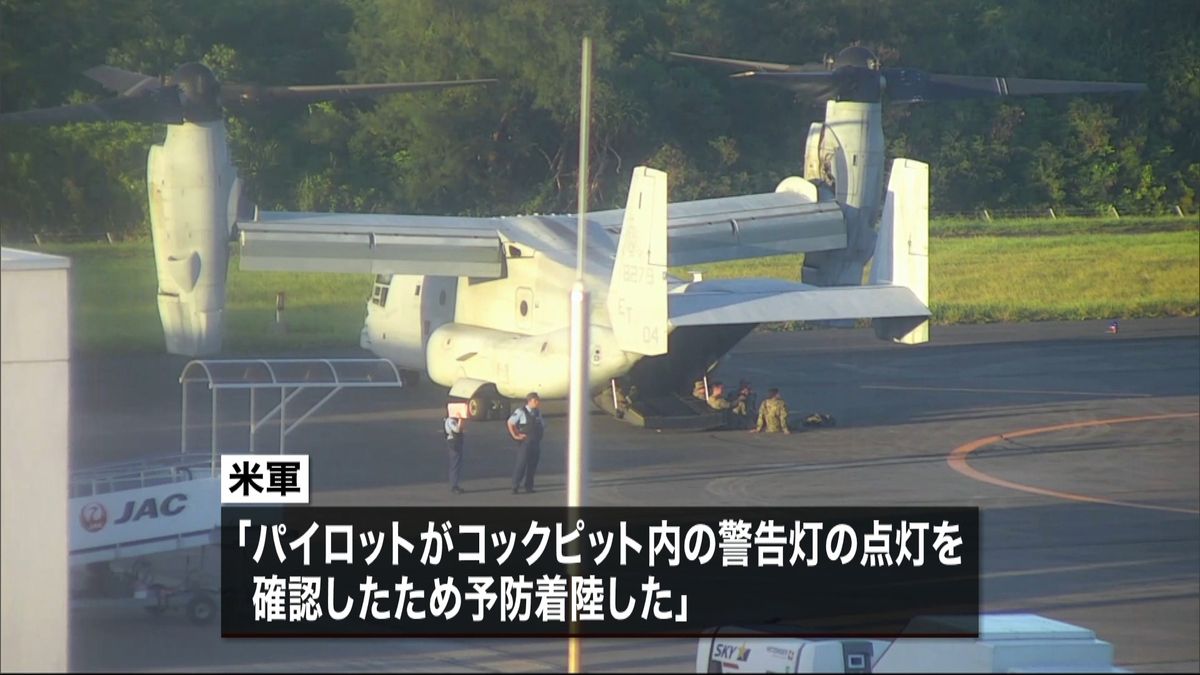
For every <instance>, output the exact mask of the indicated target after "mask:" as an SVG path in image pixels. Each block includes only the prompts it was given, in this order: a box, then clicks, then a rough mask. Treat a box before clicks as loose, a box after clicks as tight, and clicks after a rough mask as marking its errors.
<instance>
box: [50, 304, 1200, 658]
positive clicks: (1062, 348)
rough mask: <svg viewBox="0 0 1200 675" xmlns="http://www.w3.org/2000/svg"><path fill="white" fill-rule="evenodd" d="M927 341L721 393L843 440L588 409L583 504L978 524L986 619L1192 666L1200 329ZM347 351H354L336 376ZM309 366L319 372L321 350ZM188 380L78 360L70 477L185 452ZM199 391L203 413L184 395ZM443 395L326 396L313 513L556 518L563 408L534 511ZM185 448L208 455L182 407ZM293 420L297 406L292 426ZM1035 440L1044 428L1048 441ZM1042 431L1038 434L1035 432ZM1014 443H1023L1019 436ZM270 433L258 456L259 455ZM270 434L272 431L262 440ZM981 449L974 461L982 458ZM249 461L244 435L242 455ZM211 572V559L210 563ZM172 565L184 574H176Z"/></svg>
mask: <svg viewBox="0 0 1200 675" xmlns="http://www.w3.org/2000/svg"><path fill="white" fill-rule="evenodd" d="M1106 326H1107V322H1099V321H1089V322H1062V323H1059V322H1048V323H1036V324H1012V325H988V326H955V327H934V329H933V331H932V342H930V343H929V344H927V345H921V346H917V347H907V346H902V345H892V344H888V343H884V342H880V341H878V340H876V339H875V338H874V334H873V333H872V332H871V331H869V330H865V331H864V330H845V331H840V330H839V331H834V330H820V331H809V332H798V333H754V334H752V335H751V336H749V337H748V338H746V339H745V340H744V341H743V342H742V343H741V344H740V345H738V347H737V348H736V349H735V350H734V351H733V352H732V353H731V354H730V355H729V356H728V357H727V358H726V359H725V361H724V362H723V364H722V365H721V367H720V369H719V371H718V373H719V376H720V377H721V378H722V379H724V380H727V381H732V382H736V381H737V380H738V379H740V378H748V379H750V380H751V381H752V382H753V384H754V386H755V388H756V389H757V390H758V391H759V392H760V393H761V392H763V391H765V390H766V389H767V388H768V387H771V386H777V387H779V388H780V389H781V390H782V392H783V395H784V398H785V399H786V400H787V401H788V404H789V407H790V408H791V410H792V412H793V418H795V417H796V416H797V414H799V413H804V414H806V413H808V412H812V411H821V412H828V413H832V414H833V415H834V416H835V417H836V419H837V426H836V427H832V428H818V429H812V430H804V431H801V432H797V433H793V434H791V435H789V436H784V435H774V434H773V435H750V434H747V433H744V432H733V431H720V432H704V433H665V432H664V433H656V432H653V431H647V430H642V429H635V428H632V427H630V426H628V425H625V424H623V423H622V422H619V421H617V420H614V419H612V418H609V417H607V416H605V415H603V414H602V413H600V412H599V411H596V413H595V414H594V415H593V417H592V418H591V420H592V438H593V440H592V454H591V488H590V493H589V500H590V503H591V504H594V505H640V506H656V505H696V506H699V505H706V506H708V505H754V506H785V505H787V506H793V505H794V506H801V505H804V506H858V505H863V506H865V505H876V506H877V505H978V506H980V507H981V508H982V510H983V511H982V513H983V570H982V571H983V581H982V597H983V608H982V609H983V611H985V612H1033V613H1038V614H1043V615H1046V616H1049V617H1051V618H1053V619H1058V620H1062V621H1066V622H1069V623H1073V624H1077V625H1081V626H1084V627H1087V628H1089V629H1092V630H1094V631H1095V632H1096V634H1097V636H1098V637H1099V638H1100V639H1103V640H1107V641H1109V642H1111V643H1112V644H1113V647H1114V650H1115V657H1114V658H1115V662H1116V663H1117V665H1119V666H1121V667H1124V668H1128V669H1131V670H1134V671H1137V672H1142V671H1147V672H1148V671H1179V672H1186V671H1196V670H1197V669H1198V668H1200V641H1198V640H1197V637H1196V636H1197V635H1200V320H1198V319H1167V320H1144V321H1132V320H1131V321H1125V322H1122V323H1121V331H1120V333H1119V334H1118V335H1109V334H1106V332H1105V327H1106ZM349 355H360V354H358V353H356V352H351V351H347V352H346V353H344V354H338V356H349ZM323 356H333V355H332V354H323ZM185 363H186V359H182V358H177V357H170V356H164V355H139V356H109V357H103V358H88V357H77V358H76V359H75V361H74V363H73V367H74V372H73V378H74V379H73V382H72V399H73V400H72V414H71V419H72V461H73V466H74V467H75V468H77V469H78V468H84V467H89V466H95V465H99V464H104V463H108V462H113V461H119V460H129V459H137V458H139V457H145V456H149V455H163V454H167V453H172V452H178V451H179V448H180V401H181V396H180V385H179V383H178V377H179V373H180V370H181V369H182V367H183V365H184V364H185ZM194 391H196V392H199V391H201V389H200V388H197V389H195V390H194ZM444 395H445V391H444V390H443V389H442V388H440V387H437V386H435V385H429V384H423V385H417V386H411V387H407V388H404V389H399V390H374V391H347V392H343V393H341V394H339V395H338V396H337V397H336V398H334V399H333V400H332V401H331V402H330V403H329V404H328V405H327V406H326V407H325V408H323V409H322V410H321V411H320V412H318V413H316V414H315V415H314V416H313V417H312V418H310V419H309V420H308V421H306V422H305V423H304V425H303V426H302V427H300V428H299V429H298V430H297V431H296V432H295V433H294V434H293V435H292V436H290V437H289V438H288V449H289V451H294V452H307V453H309V454H310V457H311V459H310V462H311V464H312V467H311V471H312V485H311V487H312V491H313V499H312V503H314V504H322V505H479V506H491V505H512V504H520V505H532V504H545V505H551V504H562V503H563V502H564V501H565V476H564V474H563V470H564V466H565V460H566V453H565V437H566V418H565V416H564V410H565V404H564V403H562V402H548V403H547V404H546V406H545V409H546V413H547V421H548V425H549V428H548V433H547V437H546V440H545V442H544V444H543V453H542V462H541V465H540V467H539V472H538V484H537V486H538V492H537V493H536V494H533V495H525V494H521V495H512V494H511V493H510V489H509V480H510V478H509V477H510V475H511V469H512V461H513V450H512V444H511V442H510V441H509V440H508V439H507V435H506V433H505V432H504V430H503V425H502V423H500V422H488V423H479V424H475V425H472V427H471V428H470V429H469V430H468V439H467V454H466V468H465V482H464V487H465V488H466V489H467V490H468V492H467V494H464V495H454V494H451V493H450V491H449V489H448V486H447V484H446V475H445V474H446V468H445V467H446V461H445V451H444V449H443V442H442V436H441V431H440V429H441V414H442V413H441V410H442V403H443V402H444ZM238 396H239V395H238V394H233V395H230V396H229V397H228V399H227V400H226V401H224V402H223V403H222V406H221V413H220V419H221V420H222V424H221V427H220V435H219V437H218V441H219V444H220V447H221V448H222V449H223V450H228V451H235V450H238V449H244V448H245V447H247V443H248V441H247V439H248V434H247V430H246V426H245V424H246V423H245V419H246V413H247V399H246V398H245V396H244V395H241V398H240V399H239V398H238ZM191 400H192V403H193V405H192V406H189V410H190V411H191V415H192V420H193V422H192V423H191V424H190V425H189V426H190V427H191V428H190V429H189V434H188V444H189V446H188V447H189V450H194V451H204V450H207V449H208V448H209V443H210V440H209V437H208V431H207V429H208V427H207V426H206V425H207V423H208V420H207V417H206V416H207V410H206V409H205V406H206V405H208V398H207V396H199V395H197V396H195V397H192V399H191ZM289 405H290V404H289ZM1047 427H1049V429H1047ZM1039 429H1040V431H1038V430H1039ZM1022 430H1034V431H1033V432H1032V433H1026V434H1020V433H1014V432H1020V431H1022ZM270 431H271V430H270V429H268V430H267V433H265V434H264V436H265V442H264V445H266V446H267V447H261V446H260V447H259V451H264V450H266V451H270V450H271V449H273V447H274V446H271V445H270V443H271V441H272V440H274V438H276V437H277V436H274V437H273V436H272V433H270ZM275 433H276V434H277V432H275ZM988 437H994V438H992V439H991V442H988V441H987V440H986V439H988ZM261 440H263V439H260V441H261ZM216 557H217V556H210V557H209V558H208V560H209V561H210V562H211V561H214V560H215V559H216ZM176 562H177V561H176ZM71 630H72V633H71V668H72V669H73V670H167V669H180V670H190V671H195V670H205V669H212V670H239V671H254V670H270V671H282V670H290V671H308V670H389V671H406V670H407V671H435V670H436V671H485V672H493V671H539V670H540V671H560V670H564V669H565V665H566V642H565V641H564V640H553V639H469V640H468V639H360V640H248V639H239V640H233V639H225V640H222V639H221V638H220V629H219V626H218V625H216V624H214V625H211V626H207V627H194V626H191V625H190V624H188V623H187V621H186V620H185V619H184V618H183V617H182V616H179V615H170V614H168V615H166V616H164V617H160V618H156V617H152V616H150V615H149V614H147V613H146V612H145V611H143V610H142V609H141V608H138V607H87V608H76V609H75V610H73V612H72V619H71ZM584 649H585V651H584V663H585V666H586V668H587V669H588V670H605V671H617V670H634V671H679V670H685V671H686V670H694V662H695V651H696V642H695V641H694V640H665V639H637V640H634V639H625V640H602V639H594V640H587V641H585V647H584Z"/></svg>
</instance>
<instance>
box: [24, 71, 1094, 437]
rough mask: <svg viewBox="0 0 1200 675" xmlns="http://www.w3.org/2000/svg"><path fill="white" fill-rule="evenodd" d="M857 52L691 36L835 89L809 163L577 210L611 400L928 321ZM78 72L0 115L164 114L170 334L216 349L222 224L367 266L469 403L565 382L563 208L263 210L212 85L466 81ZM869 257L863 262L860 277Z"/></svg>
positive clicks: (157, 216) (491, 407) (902, 203)
mask: <svg viewBox="0 0 1200 675" xmlns="http://www.w3.org/2000/svg"><path fill="white" fill-rule="evenodd" d="M864 52H865V54H864ZM869 54H870V53H869V52H866V50H861V49H858V48H851V49H849V50H845V51H843V52H842V53H841V54H840V55H839V56H838V60H837V62H835V63H834V64H833V65H834V66H835V67H834V68H833V70H830V71H828V72H825V73H813V72H807V71H797V70H795V69H793V67H789V66H781V65H778V64H763V63H757V62H746V61H730V60H724V59H713V58H711V57H692V58H699V59H703V60H706V61H710V62H716V63H720V64H723V65H727V66H728V65H733V64H736V67H737V68H739V69H740V70H742V71H745V70H747V69H749V72H748V73H746V74H747V75H753V77H755V78H761V79H765V80H768V81H772V80H776V79H778V80H780V81H784V80H787V79H788V78H791V80H790V81H791V83H792V84H793V85H795V86H797V87H799V88H800V89H801V90H802V91H806V93H810V94H813V95H817V96H832V100H830V101H829V103H828V104H827V108H826V119H825V122H824V123H816V124H813V126H812V130H811V131H810V134H809V141H808V147H807V148H806V155H805V163H804V166H805V177H803V178H802V177H797V176H793V177H789V178H787V179H785V180H783V181H782V182H781V183H780V184H779V185H778V187H777V188H776V189H775V191H774V192H771V193H763V194H753V195H742V196H735V197H726V198H720V199H708V200H699V201H690V202H678V203H674V204H669V203H668V199H667V197H668V186H667V176H666V174H664V173H663V172H661V171H656V170H654V169H652V168H648V167H637V168H635V169H634V172H633V177H632V182H631V185H630V191H629V197H628V202H627V204H626V208H625V209H624V210H613V211H601V212H595V213H591V214H589V216H588V217H589V228H588V239H589V241H588V242H587V251H588V259H587V266H586V271H585V279H586V282H587V284H588V287H589V288H590V289H591V292H592V297H593V303H592V314H591V339H590V344H591V354H590V370H589V382H588V385H589V389H590V391H591V392H592V393H593V395H594V396H595V400H596V402H597V403H598V404H600V405H601V407H603V408H606V409H608V410H609V411H610V412H617V410H618V408H619V407H621V406H619V405H618V402H617V401H618V389H619V388H620V390H621V391H623V392H632V391H633V390H634V388H635V387H636V392H637V396H636V397H631V400H628V403H629V405H628V407H627V408H626V409H625V410H622V411H621V412H622V413H632V414H625V415H624V416H625V418H626V419H627V420H630V421H633V422H635V423H639V421H640V423H648V422H647V420H648V418H651V417H658V418H660V419H662V418H667V417H670V416H672V415H677V414H680V413H681V412H683V411H681V409H680V407H679V406H680V404H681V402H682V399H678V398H675V397H674V395H675V393H676V392H677V391H679V390H680V389H682V388H685V387H688V386H689V383H690V382H692V381H693V380H694V379H695V378H697V377H700V376H701V375H703V374H705V373H706V372H708V371H709V370H710V369H711V367H712V366H713V365H714V364H715V363H716V362H717V360H718V359H720V358H721V357H722V356H723V355H724V354H725V353H726V352H728V351H729V349H731V348H732V347H733V346H734V345H735V344H736V343H737V342H738V341H740V340H741V339H742V338H743V337H744V336H745V335H746V334H748V333H749V332H750V331H751V330H753V328H754V327H755V326H756V325H758V324H760V323H764V322H773V321H794V320H802V321H829V320H833V321H838V320H852V319H858V318H870V319H873V326H874V328H875V331H876V334H877V335H878V336H879V337H880V338H882V339H888V340H895V341H898V342H903V343H909V344H916V343H921V342H925V341H927V340H928V319H929V309H928V307H927V304H928V249H927V222H928V169H927V166H926V165H925V164H922V163H920V162H917V161H914V160H911V159H896V160H894V162H893V164H892V170H891V175H890V179H889V182H888V189H887V196H886V200H885V201H883V208H882V220H881V222H880V224H879V228H878V236H876V230H875V227H874V225H875V221H876V219H877V217H878V216H879V214H880V202H881V198H882V197H883V194H882V190H881V187H882V185H883V181H882V178H883V138H882V131H881V129H880V123H879V105H880V104H879V94H880V92H881V91H882V90H884V89H885V85H884V80H885V78H890V79H889V80H888V81H889V82H891V84H888V85H887V87H888V88H890V90H891V91H893V92H894V91H895V90H896V84H895V83H896V82H905V81H906V80H905V79H904V78H903V77H898V78H894V77H893V76H892V75H891V73H890V71H883V72H882V73H881V72H880V71H879V69H878V67H877V65H872V59H873V57H870V56H869ZM860 62H861V63H860ZM906 72H907V71H906ZM911 72H912V74H911V75H910V76H909V80H908V81H909V84H908V85H907V89H903V88H901V91H902V92H907V93H906V94H905V95H907V96H909V97H910V98H916V97H920V96H928V97H931V98H937V97H938V95H940V93H944V92H946V91H947V87H951V88H952V87H953V86H965V87H967V88H970V86H969V82H968V83H967V84H966V85H964V84H963V82H966V81H967V80H973V79H978V78H958V83H957V84H954V81H952V80H948V81H945V82H943V81H941V80H937V79H935V78H939V77H941V78H944V77H946V76H929V77H926V76H924V74H922V73H918V72H917V71H911ZM89 74H90V75H92V76H93V77H94V78H95V79H98V80H99V81H100V82H101V83H102V84H105V85H106V86H108V87H109V88H112V89H116V90H118V91H120V92H122V95H121V96H119V97H118V98H116V99H109V101H108V102H104V101H102V102H100V103H97V104H86V105H84V106H71V107H68V108H64V109H53V110H49V111H30V112H24V113H15V114H13V115H10V116H4V117H3V118H0V119H3V121H10V120H11V121H24V122H51V123H56V122H67V121H84V120H96V119H126V120H140V121H156V122H166V123H167V124H168V132H167V137H166V140H165V142H164V143H163V144H161V145H155V146H153V147H152V148H151V150H150V156H149V162H148V168H147V182H148V187H149V195H150V212H151V224H152V234H153V238H154V249H155V259H156V263H157V269H158V306H159V314H160V317H161V320H162V325H163V331H164V335H165V338H166V346H167V350H168V351H169V352H171V353H176V354H184V355H205V354H213V353H216V352H219V351H220V348H221V335H222V327H223V308H224V302H225V278H226V268H227V265H228V257H229V256H228V242H230V241H235V242H237V243H238V245H240V247H241V266H242V268H243V269H248V270H291V271H311V272H343V273H368V274H374V275H376V278H375V284H374V288H373V292H372V294H371V298H370V300H369V301H368V304H367V315H366V321H365V325H364V327H363V329H362V334H361V345H362V346H363V347H364V348H366V349H369V350H370V351H372V352H374V353H375V354H377V355H379V356H381V357H384V358H387V359H390V360H391V361H393V362H394V363H396V364H397V365H398V366H399V367H400V368H403V369H406V370H410V371H416V372H424V373H427V374H428V376H429V378H430V379H431V380H433V381H434V382H436V383H438V384H440V385H442V386H445V387H449V388H450V393H451V395H452V396H455V397H461V398H463V399H467V400H468V401H469V409H470V411H471V414H472V416H474V417H476V418H479V419H484V418H488V417H495V416H499V415H502V414H504V413H505V412H506V411H507V408H508V403H507V400H508V399H511V398H520V397H522V396H524V395H525V393H526V392H529V391H538V392H540V394H541V395H542V396H543V397H546V398H561V397H565V396H566V395H567V391H568V352H569V346H568V334H569V325H568V317H569V309H568V307H569V306H568V302H569V297H568V296H569V291H570V288H571V285H572V283H573V281H574V265H575V250H576V238H575V233H576V229H575V220H576V216H573V215H557V216H540V215H527V216H512V217H495V218H471V217H454V216H418V215H378V214H360V213H300V212H265V211H259V210H257V209H256V208H248V207H247V206H246V205H241V204H239V199H240V191H239V189H238V179H237V174H236V171H235V169H234V167H233V165H232V163H231V162H230V159H229V153H228V150H227V147H226V142H225V127H224V123H223V121H222V118H221V115H220V107H221V105H222V104H225V105H228V104H230V103H236V102H252V101H258V100H271V99H272V98H286V97H288V96H294V97H304V96H309V97H316V96H318V93H319V95H320V97H321V98H332V97H341V96H342V95H346V96H349V95H362V94H373V93H387V91H386V90H385V88H387V87H391V88H392V91H398V90H404V89H406V88H407V89H412V88H430V87H438V86H453V85H455V84H462V83H422V84H416V85H399V84H392V85H357V86H356V87H351V86H348V85H341V86H330V87H321V88H301V87H291V88H283V87H265V88H255V87H247V86H244V85H233V86H230V85H224V86H221V85H220V84H218V83H217V81H216V78H215V77H214V76H213V75H212V73H211V71H209V70H208V69H207V68H205V67H204V66H201V65H199V64H189V65H188V66H184V67H182V68H180V70H179V71H177V73H176V76H175V77H174V78H173V79H172V80H163V81H156V80H154V78H148V77H147V76H143V75H139V74H133V73H127V72H125V71H117V70H116V69H111V68H107V67H103V68H102V69H100V70H98V71H95V72H91V73H89ZM818 76H820V77H818ZM986 79H987V80H988V81H989V82H993V81H994V82H996V83H997V84H996V86H997V87H998V88H1000V89H1001V91H1007V92H1008V93H1039V94H1040V93H1053V92H1054V91H1056V90H1053V89H1052V88H1046V87H1043V88H1041V89H1037V88H1036V87H1033V88H1032V89H1030V86H1031V85H1027V83H1030V82H1034V83H1036V82H1043V81H1028V80H1021V81H1015V80H1008V81H1007V82H1008V84H1007V85H1005V84H1004V82H1005V81H1004V80H1002V79H995V78H986ZM156 82H157V83H158V84H157V85H156V84H155V83H156ZM947 82H949V83H947ZM1018 82H1019V83H1021V84H1020V86H1017V87H1014V86H1013V85H1014V84H1016V83H1018ZM817 85H819V86H820V88H821V89H820V91H813V90H812V88H813V87H814V86H817ZM371 87H374V88H375V89H370V88H371ZM1005 87H1007V89H1005ZM306 89H308V93H304V94H301V93H295V94H289V93H288V92H292V91H296V92H302V91H305V90H306ZM1075 91H1078V89H1077V90H1075ZM1103 91H1108V89H1104V90H1103ZM72 111H74V112H72ZM97 111H99V112H97ZM17 118H20V119H17ZM800 252H803V253H805V254H806V256H805V268H804V276H803V279H804V281H805V283H795V282H788V281H784V280H780V279H761V278H760V279H737V280H723V281H688V280H681V279H676V278H674V277H672V276H671V275H669V274H668V267H669V266H679V265H692V264H697V263H704V262H712V261H722V260H733V259H740V258H753V257H762V256H770V255H781V254H789V253H800ZM872 256H874V257H875V263H874V265H873V266H872V270H871V278H870V283H869V284H867V285H861V282H862V276H863V269H864V267H865V265H866V263H867V262H868V261H869V260H870V259H871V257H872Z"/></svg>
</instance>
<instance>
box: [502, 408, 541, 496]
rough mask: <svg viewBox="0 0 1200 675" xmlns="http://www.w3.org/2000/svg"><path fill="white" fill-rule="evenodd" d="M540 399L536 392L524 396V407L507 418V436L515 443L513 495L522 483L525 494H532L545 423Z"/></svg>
mask: <svg viewBox="0 0 1200 675" xmlns="http://www.w3.org/2000/svg"><path fill="white" fill-rule="evenodd" d="M541 405H542V400H541V398H539V397H538V395H537V392H530V393H529V394H528V395H527V396H525V405H523V406H521V407H520V408H517V409H516V410H514V411H513V414H512V415H510V416H509V418H508V434H509V435H510V436H512V438H513V440H514V441H516V442H517V465H516V467H514V468H513V489H512V490H513V494H514V495H515V494H517V490H519V489H520V487H521V484H522V483H524V485H525V491H526V492H533V491H534V490H533V474H534V472H536V471H537V465H538V459H539V458H540V457H541V455H542V435H543V434H544V433H545V431H546V423H545V421H544V420H542V411H541V410H539V408H540V407H541Z"/></svg>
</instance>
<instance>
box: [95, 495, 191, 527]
mask: <svg viewBox="0 0 1200 675" xmlns="http://www.w3.org/2000/svg"><path fill="white" fill-rule="evenodd" d="M186 501H187V495H185V494H183V493H176V494H173V495H171V496H170V497H167V498H166V499H164V500H162V506H161V507H160V506H159V505H158V501H157V500H155V499H154V497H149V498H147V499H146V500H145V501H143V502H142V505H141V506H139V507H138V508H137V511H136V512H134V509H133V507H134V505H136V504H137V501H136V500H135V501H128V502H125V512H124V513H122V514H121V517H120V519H118V520H115V521H113V525H120V524H122V523H128V522H130V521H134V522H136V521H139V520H141V519H142V518H157V517H158V516H159V514H162V515H164V516H174V515H178V514H179V512H180V511H182V510H184V509H185V508H187V504H185V503H184V502H186Z"/></svg>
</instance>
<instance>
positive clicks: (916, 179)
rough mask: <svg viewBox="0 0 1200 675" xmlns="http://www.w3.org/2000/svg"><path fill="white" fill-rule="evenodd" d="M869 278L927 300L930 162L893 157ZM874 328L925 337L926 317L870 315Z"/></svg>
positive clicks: (908, 340)
mask: <svg viewBox="0 0 1200 675" xmlns="http://www.w3.org/2000/svg"><path fill="white" fill-rule="evenodd" d="M870 283H872V284H889V285H892V286H903V287H905V288H907V289H909V290H910V291H912V292H913V295H915V296H916V298H917V300H919V301H921V303H922V304H924V305H925V306H926V307H928V306H929V165H928V164H925V163H923V162H918V161H916V160H912V159H900V158H898V159H896V160H895V161H893V162H892V173H891V177H890V178H889V179H888V186H887V197H886V199H885V201H884V204H883V217H882V219H881V220H880V223H879V236H878V238H877V239H876V240H875V256H874V262H873V263H872V264H871V276H870ZM872 325H873V326H874V327H875V334H876V335H877V336H878V337H879V338H880V339H884V340H889V339H890V340H894V341H896V342H902V343H904V344H920V343H923V342H928V341H929V320H928V319H921V318H911V319H910V318H897V319H875V320H874V321H873V322H872Z"/></svg>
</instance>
